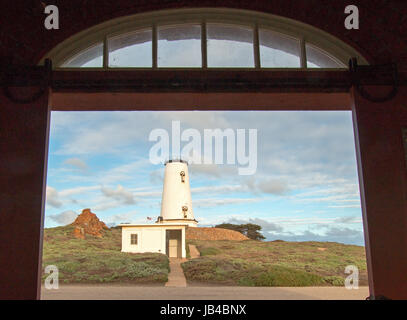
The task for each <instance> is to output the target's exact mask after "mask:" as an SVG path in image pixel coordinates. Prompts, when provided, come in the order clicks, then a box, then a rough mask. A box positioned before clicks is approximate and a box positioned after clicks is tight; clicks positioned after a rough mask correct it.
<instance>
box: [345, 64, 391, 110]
mask: <svg viewBox="0 0 407 320" xmlns="http://www.w3.org/2000/svg"><path fill="white" fill-rule="evenodd" d="M349 71H350V72H351V75H352V85H353V86H354V87H355V88H356V90H357V92H358V93H359V94H360V95H361V96H362V97H363V98H365V99H366V100H368V101H370V102H373V103H383V102H386V101H390V100H392V99H393V98H394V97H395V96H396V95H397V93H398V71H397V65H396V64H395V63H392V64H384V65H375V66H359V65H358V62H357V59H356V58H352V59H350V60H349ZM363 71H368V72H370V73H379V72H382V73H383V72H385V73H388V74H389V73H391V75H392V79H393V88H392V90H391V91H390V92H389V93H388V94H387V95H385V96H383V97H374V96H372V95H371V94H370V93H368V92H367V91H366V90H365V88H364V87H363V85H362V84H361V81H360V74H359V73H360V72H363Z"/></svg>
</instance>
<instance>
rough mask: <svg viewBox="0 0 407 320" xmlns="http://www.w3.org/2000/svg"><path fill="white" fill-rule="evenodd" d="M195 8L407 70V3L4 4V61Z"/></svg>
mask: <svg viewBox="0 0 407 320" xmlns="http://www.w3.org/2000/svg"><path fill="white" fill-rule="evenodd" d="M43 4H55V5H57V6H58V8H59V10H60V29H59V30H46V29H45V28H44V19H45V14H44V13H43V12H44V7H43ZM349 4H354V5H357V6H358V7H359V10H360V30H346V29H345V27H344V20H345V17H346V15H345V13H344V9H345V7H346V6H347V5H349ZM196 7H198V8H199V7H229V8H238V9H247V10H255V11H261V12H265V13H272V14H276V15H280V16H284V17H288V18H291V19H295V20H298V21H301V22H304V23H308V24H310V25H313V26H315V27H317V28H320V29H322V30H325V31H327V32H329V33H331V34H332V35H334V36H336V37H338V38H340V39H342V40H343V41H345V42H347V43H348V44H350V45H351V46H353V47H354V48H355V49H357V50H358V51H359V52H361V53H362V54H363V55H364V56H365V57H366V58H367V59H368V60H369V61H370V62H371V63H387V62H397V63H398V65H399V68H400V69H402V70H407V1H402V0H392V1H391V0H354V1H348V0H345V1H344V0H216V1H213V0H212V1H209V0H115V1H112V0H41V1H40V0H13V1H6V0H1V3H0V21H1V27H0V59H1V60H3V59H5V60H6V61H7V59H9V60H13V61H15V62H16V63H24V64H27V63H30V64H35V63H37V62H38V61H39V60H40V58H41V57H42V56H43V55H44V54H46V53H47V52H48V51H49V50H51V49H52V48H53V47H54V46H56V45H57V44H58V43H60V42H61V41H63V40H65V39H66V38H68V37H69V36H72V35H74V34H75V33H77V32H79V31H81V30H84V29H86V28H88V27H91V26H93V25H96V24H99V23H101V22H103V21H106V20H110V19H113V18H117V17H120V16H125V15H130V14H136V13H142V12H147V11H153V10H162V9H167V8H196ZM1 60H0V62H1ZM3 61H4V60H3Z"/></svg>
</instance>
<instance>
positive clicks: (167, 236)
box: [119, 160, 198, 258]
mask: <svg viewBox="0 0 407 320" xmlns="http://www.w3.org/2000/svg"><path fill="white" fill-rule="evenodd" d="M197 223H198V222H197V221H196V220H195V218H194V213H193V210H192V200H191V188H190V185H189V173H188V164H187V163H186V162H185V161H182V160H170V161H168V162H167V163H166V164H165V172H164V186H163V196H162V202H161V215H160V216H159V217H158V219H157V221H156V222H155V224H121V225H119V226H120V227H122V252H133V253H143V252H159V253H164V254H166V255H168V256H169V257H170V258H185V257H186V251H185V231H186V229H187V228H188V227H196V226H197Z"/></svg>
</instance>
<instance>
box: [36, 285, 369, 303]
mask: <svg viewBox="0 0 407 320" xmlns="http://www.w3.org/2000/svg"><path fill="white" fill-rule="evenodd" d="M368 295H369V289H368V288H367V287H360V288H359V289H358V290H347V289H345V288H342V287H302V288H276V287H255V288H254V287H212V286H208V287H198V286H188V287H165V286H130V285H127V286H117V285H116V286H106V285H103V286H102V285H93V286H91V285H65V286H60V288H59V289H57V290H46V289H45V288H42V291H41V299H43V300H82V299H87V300H364V299H366V297H367V296H368Z"/></svg>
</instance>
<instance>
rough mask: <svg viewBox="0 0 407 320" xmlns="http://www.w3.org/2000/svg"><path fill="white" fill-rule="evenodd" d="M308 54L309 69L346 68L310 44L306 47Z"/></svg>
mask: <svg viewBox="0 0 407 320" xmlns="http://www.w3.org/2000/svg"><path fill="white" fill-rule="evenodd" d="M306 52H307V67H308V68H346V66H345V65H344V64H343V63H342V62H340V61H339V60H336V59H335V58H333V57H332V56H331V55H329V54H328V53H327V52H325V51H323V50H321V49H318V48H316V47H314V46H312V45H310V44H307V45H306Z"/></svg>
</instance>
